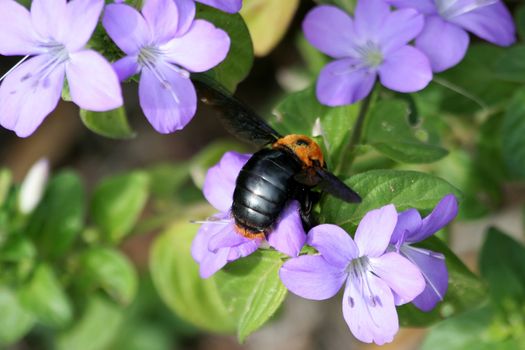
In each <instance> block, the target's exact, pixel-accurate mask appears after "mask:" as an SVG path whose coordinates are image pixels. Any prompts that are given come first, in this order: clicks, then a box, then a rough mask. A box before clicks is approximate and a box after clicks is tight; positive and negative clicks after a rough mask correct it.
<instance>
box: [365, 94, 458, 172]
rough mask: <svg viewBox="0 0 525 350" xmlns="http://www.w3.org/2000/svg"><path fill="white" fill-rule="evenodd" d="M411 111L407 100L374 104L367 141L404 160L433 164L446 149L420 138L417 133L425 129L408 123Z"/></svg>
mask: <svg viewBox="0 0 525 350" xmlns="http://www.w3.org/2000/svg"><path fill="white" fill-rule="evenodd" d="M409 111H410V109H409V108H408V105H407V103H406V102H404V101H401V100H386V101H379V102H378V103H376V104H374V106H373V107H372V109H371V110H370V112H369V116H368V123H367V127H366V132H365V140H366V141H365V142H366V143H368V144H370V145H372V146H373V147H374V148H375V149H376V150H377V151H379V152H381V153H383V154H384V155H385V156H387V157H389V158H391V159H393V160H396V161H398V162H402V163H431V162H434V161H436V160H439V159H441V158H443V157H444V156H446V155H447V153H448V152H447V151H446V150H445V149H443V148H441V147H439V146H438V145H433V144H429V143H424V142H422V141H421V140H420V139H418V138H417V136H416V133H418V132H421V131H423V132H426V131H425V130H422V129H421V126H419V127H413V126H412V125H410V124H409V120H408V115H409Z"/></svg>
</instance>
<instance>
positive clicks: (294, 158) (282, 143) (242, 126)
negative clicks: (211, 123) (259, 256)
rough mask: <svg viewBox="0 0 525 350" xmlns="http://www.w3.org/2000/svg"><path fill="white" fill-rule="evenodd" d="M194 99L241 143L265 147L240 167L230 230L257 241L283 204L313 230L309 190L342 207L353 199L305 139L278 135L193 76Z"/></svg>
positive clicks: (205, 80)
mask: <svg viewBox="0 0 525 350" xmlns="http://www.w3.org/2000/svg"><path fill="white" fill-rule="evenodd" d="M193 81H194V83H195V85H196V87H197V91H198V93H199V97H200V99H201V100H202V101H203V102H204V103H206V104H209V105H212V106H214V107H216V108H217V109H219V110H220V111H221V112H222V113H221V114H220V120H221V121H222V122H223V124H224V125H225V127H226V129H227V130H228V131H230V132H231V133H233V134H234V135H235V136H236V137H238V138H239V139H241V140H243V141H247V142H249V143H252V144H255V145H257V146H267V145H270V148H263V149H261V150H260V151H258V152H256V153H255V154H254V155H253V156H252V157H251V158H250V159H249V160H248V162H247V163H246V165H244V167H243V168H242V170H241V172H240V173H239V176H238V177H237V180H236V186H235V191H234V193H233V205H232V215H233V218H234V219H235V224H236V230H237V232H239V233H240V234H241V235H243V236H245V237H248V238H258V237H259V238H263V237H264V236H265V235H266V234H267V233H268V232H269V231H270V230H271V228H272V225H273V224H274V223H275V221H276V220H277V218H278V217H279V214H280V213H281V211H282V210H283V208H284V206H285V204H286V202H287V201H288V200H289V199H295V200H297V201H299V203H300V204H301V210H300V212H301V218H302V221H303V225H304V226H305V229H309V228H310V226H312V225H313V217H312V207H313V205H314V204H315V203H316V202H317V200H318V199H319V193H318V192H315V191H313V190H312V189H313V188H314V187H316V186H317V187H319V188H320V189H321V190H323V191H325V192H327V193H329V194H331V195H333V196H335V197H337V198H340V199H342V200H344V201H346V202H350V203H358V202H360V201H361V198H360V197H359V195H358V194H357V193H356V192H354V191H353V190H352V189H351V188H349V187H348V186H346V185H345V184H344V183H343V182H342V181H341V180H339V179H338V178H337V177H336V176H335V175H333V174H332V173H330V172H328V170H327V169H326V163H325V161H324V158H323V153H322V151H321V148H320V147H319V145H318V144H317V143H316V142H315V141H314V140H312V139H311V138H310V137H308V136H305V135H296V134H292V135H286V136H281V135H280V134H279V133H278V132H277V131H275V130H274V129H273V128H272V127H270V126H269V125H268V124H267V123H266V122H265V121H264V120H263V119H262V118H260V117H259V116H258V115H257V114H256V113H255V112H254V111H253V110H252V109H251V108H250V107H248V106H246V105H245V104H243V103H242V102H240V101H239V100H238V99H237V98H235V97H234V96H232V95H231V94H229V93H228V92H227V91H226V89H225V88H223V87H222V86H220V85H218V84H217V83H216V82H214V81H211V80H209V79H208V78H203V77H198V78H195V77H193Z"/></svg>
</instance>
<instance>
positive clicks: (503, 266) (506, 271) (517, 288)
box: [479, 228, 525, 312]
mask: <svg viewBox="0 0 525 350" xmlns="http://www.w3.org/2000/svg"><path fill="white" fill-rule="evenodd" d="M479 266H480V270H481V275H482V276H483V277H484V278H485V279H486V280H487V281H488V283H489V291H490V295H491V298H492V303H493V304H494V305H497V306H498V307H500V308H501V309H502V310H504V311H508V312H511V311H513V310H515V309H516V306H517V305H521V306H523V304H525V303H524V300H525V247H524V246H523V245H522V244H521V243H519V242H517V241H516V240H514V239H513V238H511V237H510V236H507V235H506V234H504V233H502V232H501V231H499V230H497V229H495V228H491V229H489V231H488V233H487V237H486V239H485V242H484V243H483V247H482V249H481V255H480V263H479ZM509 309H510V310H509Z"/></svg>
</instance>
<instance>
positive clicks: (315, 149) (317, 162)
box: [272, 134, 325, 168]
mask: <svg viewBox="0 0 525 350" xmlns="http://www.w3.org/2000/svg"><path fill="white" fill-rule="evenodd" d="M272 147H273V148H287V149H289V150H291V151H292V152H293V153H294V154H295V155H296V156H297V158H299V160H300V161H301V162H302V163H303V165H304V166H305V167H321V168H324V167H325V163H324V158H323V152H321V148H320V147H319V145H318V144H317V143H316V142H315V141H314V140H312V139H311V138H310V137H308V136H305V135H297V134H292V135H287V136H285V137H282V138H280V139H279V140H277V142H275V143H274V144H273V145H272Z"/></svg>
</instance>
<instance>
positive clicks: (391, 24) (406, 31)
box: [379, 9, 424, 56]
mask: <svg viewBox="0 0 525 350" xmlns="http://www.w3.org/2000/svg"><path fill="white" fill-rule="evenodd" d="M423 24H424V18H423V15H421V14H420V13H418V12H417V11H416V10H414V9H404V10H398V11H394V12H392V13H390V14H389V15H388V16H387V17H386V19H385V21H384V23H383V26H384V27H383V28H384V30H382V31H381V32H380V33H379V35H380V36H379V42H380V43H381V49H382V52H383V54H384V55H385V56H388V55H389V54H390V53H391V52H392V51H394V50H396V49H399V48H400V47H402V46H404V45H406V44H407V43H408V42H409V41H411V40H413V39H414V38H415V37H416V36H417V35H418V34H419V33H420V32H421V30H422V29H423Z"/></svg>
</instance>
